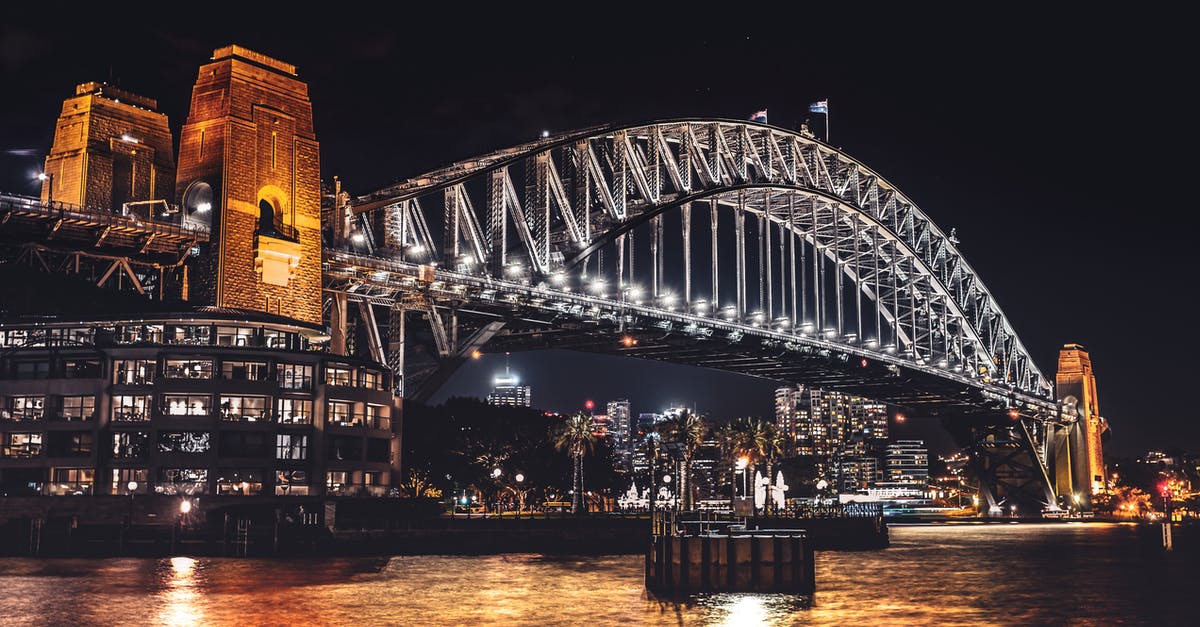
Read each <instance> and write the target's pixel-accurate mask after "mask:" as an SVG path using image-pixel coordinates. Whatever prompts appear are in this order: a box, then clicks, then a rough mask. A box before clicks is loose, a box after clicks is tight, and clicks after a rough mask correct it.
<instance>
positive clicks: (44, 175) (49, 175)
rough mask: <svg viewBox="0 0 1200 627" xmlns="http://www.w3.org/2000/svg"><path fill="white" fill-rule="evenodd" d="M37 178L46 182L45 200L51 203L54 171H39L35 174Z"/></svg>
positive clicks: (52, 200)
mask: <svg viewBox="0 0 1200 627" xmlns="http://www.w3.org/2000/svg"><path fill="white" fill-rule="evenodd" d="M37 178H38V180H39V181H46V182H47V185H46V202H47V203H53V202H54V173H53V172H41V173H39V174H38V175H37Z"/></svg>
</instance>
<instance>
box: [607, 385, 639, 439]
mask: <svg viewBox="0 0 1200 627" xmlns="http://www.w3.org/2000/svg"><path fill="white" fill-rule="evenodd" d="M632 426H633V425H632V424H631V423H630V420H629V400H628V399H624V398H622V399H618V400H615V401H609V402H608V432H609V434H610V435H612V439H613V450H616V451H628V450H629V446H630V444H631V442H632V435H633V432H632V430H631V429H632Z"/></svg>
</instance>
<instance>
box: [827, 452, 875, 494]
mask: <svg viewBox="0 0 1200 627" xmlns="http://www.w3.org/2000/svg"><path fill="white" fill-rule="evenodd" d="M837 474H838V490H839V491H840V492H843V493H845V492H854V491H856V490H862V489H866V488H870V487H873V486H875V484H876V483H878V481H879V460H878V459H876V458H874V457H845V458H842V460H841V461H840V462H839V463H838V473H837Z"/></svg>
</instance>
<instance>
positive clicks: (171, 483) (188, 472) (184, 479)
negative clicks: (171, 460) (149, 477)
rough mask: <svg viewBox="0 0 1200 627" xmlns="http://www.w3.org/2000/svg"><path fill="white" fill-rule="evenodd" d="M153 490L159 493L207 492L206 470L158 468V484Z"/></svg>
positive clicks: (188, 493) (189, 493)
mask: <svg viewBox="0 0 1200 627" xmlns="http://www.w3.org/2000/svg"><path fill="white" fill-rule="evenodd" d="M154 491H155V492H157V493H159V494H187V495H192V494H208V470H207V469H205V468H160V469H159V470H158V484H157V485H155V486H154Z"/></svg>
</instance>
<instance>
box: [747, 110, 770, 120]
mask: <svg viewBox="0 0 1200 627" xmlns="http://www.w3.org/2000/svg"><path fill="white" fill-rule="evenodd" d="M750 121H751V122H762V123H763V124H766V123H767V110H766V109H763V110H762V111H756V112H755V113H754V115H752V116H750Z"/></svg>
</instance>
